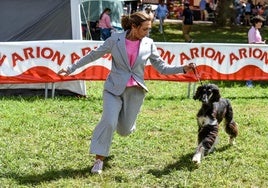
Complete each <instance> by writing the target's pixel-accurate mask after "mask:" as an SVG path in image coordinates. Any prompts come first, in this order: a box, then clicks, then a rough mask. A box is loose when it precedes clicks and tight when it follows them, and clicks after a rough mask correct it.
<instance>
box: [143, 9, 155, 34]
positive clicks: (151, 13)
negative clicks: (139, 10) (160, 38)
mask: <svg viewBox="0 0 268 188" xmlns="http://www.w3.org/2000/svg"><path fill="white" fill-rule="evenodd" d="M144 11H145V12H146V13H147V14H148V15H149V16H150V18H151V20H152V25H153V22H154V13H153V12H152V7H151V6H150V5H149V6H147V7H145V9H144ZM150 32H151V29H150V31H149V33H148V37H149V36H150Z"/></svg>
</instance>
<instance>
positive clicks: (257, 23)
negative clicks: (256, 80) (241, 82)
mask: <svg viewBox="0 0 268 188" xmlns="http://www.w3.org/2000/svg"><path fill="white" fill-rule="evenodd" d="M264 21H265V19H264V18H263V17H262V16H260V15H257V16H254V17H253V18H252V26H251V28H250V29H249V31H248V43H249V44H265V43H266V41H265V40H263V39H262V36H261V34H260V31H259V29H260V28H261V27H262V24H263V22H264ZM246 86H248V87H253V83H252V81H251V80H248V81H247V82H246Z"/></svg>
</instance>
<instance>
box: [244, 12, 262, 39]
mask: <svg viewBox="0 0 268 188" xmlns="http://www.w3.org/2000/svg"><path fill="white" fill-rule="evenodd" d="M264 21H265V19H264V18H263V17H261V16H259V15H257V16H255V17H253V18H252V27H251V28H250V29H249V31H248V43H249V44H254V43H255V44H265V40H262V37H261V34H260V31H259V29H260V28H261V27H262V24H263V22H264Z"/></svg>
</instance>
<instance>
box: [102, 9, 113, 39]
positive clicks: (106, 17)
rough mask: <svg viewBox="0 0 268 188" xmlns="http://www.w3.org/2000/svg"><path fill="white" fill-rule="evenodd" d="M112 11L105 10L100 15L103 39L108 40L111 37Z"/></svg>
mask: <svg viewBox="0 0 268 188" xmlns="http://www.w3.org/2000/svg"><path fill="white" fill-rule="evenodd" d="M110 14H111V9H109V8H105V9H104V10H103V12H102V13H101V15H100V21H99V28H100V32H101V39H102V40H106V39H107V38H109V37H110V36H111V32H112V29H113V27H112V25H111V18H110Z"/></svg>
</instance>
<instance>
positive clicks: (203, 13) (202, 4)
mask: <svg viewBox="0 0 268 188" xmlns="http://www.w3.org/2000/svg"><path fill="white" fill-rule="evenodd" d="M206 4H207V1H206V0H200V2H199V9H200V16H201V17H200V19H201V20H202V21H205V20H207V10H206Z"/></svg>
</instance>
